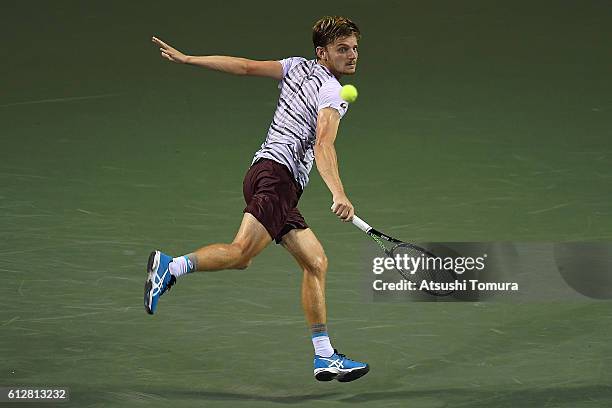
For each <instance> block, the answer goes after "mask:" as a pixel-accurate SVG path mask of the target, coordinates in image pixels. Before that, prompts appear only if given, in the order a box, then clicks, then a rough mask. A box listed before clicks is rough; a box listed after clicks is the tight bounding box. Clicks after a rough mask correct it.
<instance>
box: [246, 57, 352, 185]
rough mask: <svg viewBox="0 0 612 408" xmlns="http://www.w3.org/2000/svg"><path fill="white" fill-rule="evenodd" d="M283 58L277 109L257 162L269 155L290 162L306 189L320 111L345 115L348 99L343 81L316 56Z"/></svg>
mask: <svg viewBox="0 0 612 408" xmlns="http://www.w3.org/2000/svg"><path fill="white" fill-rule="evenodd" d="M279 62H280V63H281V64H282V66H283V79H282V80H281V81H280V83H279V85H278V87H279V89H280V96H279V98H278V104H277V105H276V112H275V113H274V118H273V119H272V123H271V124H270V128H269V129H268V136H267V137H266V140H265V141H264V142H263V144H262V145H261V148H260V149H259V150H258V151H257V152H256V153H255V157H254V158H253V163H255V161H257V160H258V159H261V158H266V159H270V160H274V161H276V162H278V163H280V164H283V165H285V166H287V168H288V169H289V170H290V171H291V173H292V174H293V177H294V178H295V180H296V181H297V183H298V185H299V186H300V187H301V188H302V189H304V187H306V184H308V174H309V173H310V170H311V169H312V163H313V161H314V144H315V139H316V129H317V114H318V112H319V111H320V110H321V109H323V108H330V107H331V108H334V109H336V110H337V111H338V113H340V118H342V117H343V116H344V114H345V113H346V111H347V109H348V103H347V102H345V101H344V100H342V98H340V89H341V88H342V85H340V82H338V80H337V79H336V77H335V76H334V75H333V74H332V73H331V72H330V71H329V70H328V69H327V68H326V67H324V66H323V65H321V64H317V61H316V60H307V59H305V58H302V57H292V58H286V59H283V60H280V61H279Z"/></svg>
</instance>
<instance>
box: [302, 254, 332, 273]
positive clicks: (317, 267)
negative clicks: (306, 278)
mask: <svg viewBox="0 0 612 408" xmlns="http://www.w3.org/2000/svg"><path fill="white" fill-rule="evenodd" d="M306 269H307V270H306V272H308V273H311V274H313V275H315V276H318V277H324V276H325V273H326V272H327V256H325V254H320V255H316V256H314V257H313V258H312V259H311V260H310V262H309V264H308V267H307V268H306Z"/></svg>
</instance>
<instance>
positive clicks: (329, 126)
mask: <svg viewBox="0 0 612 408" xmlns="http://www.w3.org/2000/svg"><path fill="white" fill-rule="evenodd" d="M339 125H340V114H339V113H338V111H337V110H336V109H334V108H324V109H321V110H320V111H319V115H318V116H317V141H316V142H315V145H314V154H315V161H316V164H317V170H319V173H320V174H321V178H322V179H323V181H324V182H325V184H326V185H327V188H329V191H331V193H332V199H333V201H334V203H333V205H332V211H333V213H334V214H336V215H337V216H338V217H340V219H342V221H352V219H353V215H355V209H354V208H353V204H352V203H351V202H350V200H349V199H348V197H347V196H346V194H345V192H344V187H343V186H342V181H341V180H340V172H339V170H338V157H337V156H336V148H335V147H334V143H335V141H336V135H337V134H338V126H339Z"/></svg>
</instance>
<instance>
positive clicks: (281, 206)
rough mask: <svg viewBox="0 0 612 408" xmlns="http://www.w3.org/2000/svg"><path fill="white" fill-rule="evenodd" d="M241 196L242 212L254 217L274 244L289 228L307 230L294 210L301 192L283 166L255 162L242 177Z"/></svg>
mask: <svg viewBox="0 0 612 408" xmlns="http://www.w3.org/2000/svg"><path fill="white" fill-rule="evenodd" d="M242 193H243V194H244V201H245V202H246V204H247V206H246V208H245V209H244V212H245V213H249V214H251V215H252V216H254V217H255V218H257V220H258V221H259V222H261V224H262V225H263V226H264V227H265V228H266V230H268V233H269V234H270V236H271V237H272V238H273V239H274V240H276V243H277V244H280V242H281V240H282V238H283V235H285V234H286V233H288V232H289V231H291V230H292V229H305V228H308V225H307V224H306V221H304V217H302V214H300V211H299V210H298V209H297V204H298V201H299V199H300V196H301V195H302V190H301V189H300V187H299V186H298V184H297V182H296V181H295V179H294V178H293V175H291V172H290V171H289V169H288V168H287V167H285V166H284V165H282V164H280V163H277V162H275V161H274V160H269V159H260V160H258V161H257V162H256V163H255V164H253V165H252V166H251V168H250V169H249V171H247V173H246V175H245V176H244V183H243V186H242Z"/></svg>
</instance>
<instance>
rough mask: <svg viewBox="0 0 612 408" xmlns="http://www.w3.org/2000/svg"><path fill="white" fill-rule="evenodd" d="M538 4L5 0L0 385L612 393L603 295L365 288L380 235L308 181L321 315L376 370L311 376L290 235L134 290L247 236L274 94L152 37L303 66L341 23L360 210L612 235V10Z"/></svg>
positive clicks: (125, 396)
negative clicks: (166, 259) (324, 25)
mask: <svg viewBox="0 0 612 408" xmlns="http://www.w3.org/2000/svg"><path fill="white" fill-rule="evenodd" d="M532 3H533V2H525V1H519V2H513V3H512V4H509V3H508V4H505V5H499V4H495V5H493V4H492V3H491V2H486V1H470V2H452V1H437V2H417V3H415V4H411V5H410V6H408V5H405V4H404V3H402V2H396V1H389V2H382V3H380V4H378V3H377V5H376V7H374V6H373V5H372V4H373V3H370V2H365V1H352V2H346V1H341V2H334V3H329V2H327V3H326V2H320V1H316V2H311V3H309V5H308V6H304V7H286V3H279V2H266V3H265V4H264V5H261V4H257V3H252V2H242V1H236V2H229V3H227V2H225V3H218V4H214V5H211V4H207V3H206V2H195V1H192V2H185V1H177V2H172V3H171V4H165V5H162V4H161V3H159V4H157V3H155V4H150V3H145V2H134V3H129V4H124V3H123V2H118V1H110V2H108V1H107V2H98V3H96V4H93V5H87V6H85V4H84V3H83V4H82V3H80V2H76V1H69V2H68V1H60V2H54V3H53V5H52V4H51V3H49V4H39V5H37V6H36V7H31V6H26V5H25V4H17V3H13V4H11V5H8V6H3V9H4V10H3V13H2V17H1V18H2V25H3V26H4V27H6V28H7V32H12V33H13V34H12V35H11V38H12V39H11V40H10V41H7V42H5V43H4V44H3V63H2V66H1V67H0V71H1V72H2V75H1V77H2V83H3V85H2V93H1V94H0V121H1V123H2V131H1V140H2V149H1V151H0V158H1V160H0V183H1V184H0V185H1V188H0V274H1V275H0V276H2V278H3V279H2V282H3V284H2V286H3V288H2V293H3V295H2V301H1V304H2V307H1V308H0V356H1V357H2V358H0V386H9V385H21V386H26V385H31V386H45V387H48V386H51V385H56V386H63V387H68V388H70V391H71V402H70V404H68V405H71V406H79V407H106V406H122V407H123V406H125V407H132V406H133V407H137V406H160V407H161V406H169V405H170V404H171V405H172V406H176V407H182V406H196V405H197V406H206V407H208V406H211V407H226V406H227V407H269V406H279V407H280V406H302V405H303V406H314V405H315V404H316V406H321V407H343V406H349V405H353V404H356V405H358V406H377V407H379V406H385V407H387V406H389V407H391V406H398V407H399V406H402V407H403V406H410V407H415V408H416V407H447V406H448V407H519V406H520V407H603V406H610V405H611V404H612V387H611V386H610V383H611V381H612V371H611V369H612V359H611V351H612V347H611V346H610V336H611V334H612V329H610V327H612V313H611V312H610V310H611V309H610V306H611V303H610V302H609V301H594V300H588V299H583V300H579V301H576V300H572V301H566V300H564V299H557V300H555V301H542V302H536V301H533V302H523V303H491V302H469V303H384V302H368V301H367V300H364V297H363V296H362V292H361V288H362V284H363V282H362V281H361V280H360V278H359V274H358V272H357V271H358V270H359V268H360V266H361V265H360V262H361V260H360V258H359V254H360V253H361V252H362V251H364V250H365V249H367V248H369V247H370V246H371V245H375V244H374V243H371V242H370V241H369V240H368V239H367V238H366V237H365V236H363V234H361V233H359V231H357V230H356V229H355V228H354V227H352V226H351V225H349V224H343V223H341V222H339V221H337V220H336V219H335V218H334V216H333V214H332V213H331V212H330V211H329V207H330V204H331V203H330V201H331V197H330V194H329V193H328V192H327V190H326V188H325V186H324V184H323V182H322V180H321V179H320V177H319V176H318V175H317V173H316V171H313V172H312V173H311V174H312V181H311V184H310V185H309V186H308V188H307V190H306V191H305V193H304V195H303V198H302V201H301V202H300V209H301V211H302V213H303V214H304V216H305V217H306V220H307V221H308V222H309V224H310V225H311V227H312V228H313V230H314V231H315V232H316V234H317V235H318V237H319V238H320V240H321V242H322V243H323V245H324V247H325V249H326V252H327V255H328V257H329V259H330V270H329V274H328V283H327V286H328V288H327V291H328V296H327V297H328V308H329V330H330V333H331V335H332V340H333V342H334V344H335V346H337V347H338V348H339V349H340V351H341V352H344V353H346V354H348V355H349V356H351V357H354V358H356V359H363V360H365V361H367V362H368V363H370V365H371V367H372V369H371V371H370V373H369V374H368V375H367V376H366V377H364V378H363V379H360V380H359V381H356V382H354V383H350V384H339V383H336V382H333V383H317V382H316V381H315V380H314V379H313V377H312V345H311V343H310V339H309V333H308V329H307V327H306V324H305V322H304V319H303V315H302V312H301V307H300V302H299V293H300V282H301V276H300V273H299V271H298V270H297V267H296V266H295V265H294V261H293V260H292V259H291V258H290V256H289V255H288V254H286V253H285V251H284V250H283V249H282V248H280V247H278V246H270V247H269V248H268V249H267V250H266V251H265V252H264V253H263V254H262V255H260V256H259V257H258V258H256V260H255V262H254V263H253V265H252V267H251V268H250V269H249V270H246V271H226V272H220V273H216V274H201V275H197V274H193V275H190V276H188V277H186V278H184V279H181V280H179V282H178V284H177V285H176V286H175V287H174V288H173V289H172V291H171V292H170V294H169V295H168V296H164V297H163V298H162V300H161V302H160V308H159V312H158V314H156V315H155V316H148V315H146V314H145V312H144V308H143V305H142V290H143V283H144V278H145V270H144V269H145V264H146V260H147V256H148V254H149V252H150V251H151V250H152V249H155V248H160V249H163V250H164V251H166V252H168V253H171V254H177V255H178V254H183V253H186V252H190V251H191V250H193V249H195V248H197V247H199V246H201V245H203V244H207V243H212V242H216V241H229V240H231V239H232V238H233V234H234V232H235V230H236V228H237V226H238V224H239V221H240V218H241V214H242V209H243V207H244V204H243V199H242V192H241V187H242V184H241V183H242V177H243V175H244V173H245V171H246V169H247V168H248V166H249V164H250V160H251V157H252V154H253V152H254V151H255V150H256V149H257V148H258V146H259V145H260V143H261V142H262V141H263V139H264V137H265V134H266V129H267V126H268V125H269V121H270V119H271V115H272V113H273V111H274V107H275V104H276V96H277V89H276V84H275V83H274V82H273V81H270V80H266V79H258V78H239V77H231V76H227V75H222V74H217V73H211V72H204V71H202V70H198V69H197V68H194V67H185V66H179V65H173V64H171V63H169V62H165V61H163V60H161V58H159V55H158V53H157V52H156V49H155V47H153V46H152V45H151V44H150V36H151V35H157V36H159V37H160V38H161V39H163V40H164V41H167V42H168V43H170V44H172V45H175V46H176V47H177V48H179V49H183V50H184V51H186V52H191V53H194V54H229V55H239V56H244V57H250V58H259V59H277V58H282V57H286V56H293V55H304V56H307V57H308V56H310V55H311V47H310V27H311V25H312V23H313V22H314V21H315V20H316V19H317V18H318V17H319V16H321V15H325V14H346V15H348V16H350V17H352V18H354V20H355V21H357V23H358V24H359V25H360V27H361V29H362V31H363V38H362V41H361V43H360V58H361V59H360V63H359V67H358V74H357V76H355V77H354V78H350V79H349V78H346V79H345V80H344V81H343V82H345V83H347V82H351V83H354V84H355V85H356V86H357V87H358V89H359V92H360V97H359V100H358V101H357V102H356V103H355V104H354V105H353V106H351V108H350V109H349V112H348V114H347V115H346V116H345V118H344V119H343V120H342V124H341V128H340V132H339V137H338V140H337V150H338V156H339V161H340V165H341V169H340V170H341V175H342V177H343V181H344V184H345V186H346V189H347V192H348V195H349V198H350V199H351V200H352V202H353V203H354V204H355V207H356V208H357V211H358V213H359V214H360V215H362V216H363V217H364V218H367V219H368V221H369V222H371V223H372V224H375V225H376V226H379V227H380V228H381V229H383V230H386V231H388V232H389V233H390V234H393V235H395V236H398V237H401V238H402V239H405V240H429V241H523V242H525V241H543V242H545V241H571V240H598V241H610V240H612V217H611V215H612V214H611V210H610V208H611V207H610V203H611V202H612V142H611V136H612V134H611V130H612V99H611V97H610V95H612V92H611V91H612V83H611V81H610V73H609V68H610V66H611V64H612V57H611V54H610V53H609V44H610V41H611V40H612V29H611V27H612V7H611V6H610V4H608V3H606V2H603V1H584V2H553V1H542V2H536V3H537V5H534V4H532ZM383 164H385V165H391V166H392V168H393V171H388V170H385V167H386V166H382V165H383ZM17 406H27V404H23V405H22V404H18V405H17ZM44 406H53V404H52V403H49V404H45V405H44ZM62 406H66V404H64V405H62Z"/></svg>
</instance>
